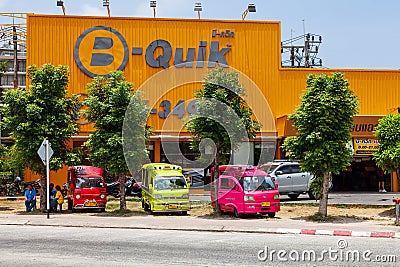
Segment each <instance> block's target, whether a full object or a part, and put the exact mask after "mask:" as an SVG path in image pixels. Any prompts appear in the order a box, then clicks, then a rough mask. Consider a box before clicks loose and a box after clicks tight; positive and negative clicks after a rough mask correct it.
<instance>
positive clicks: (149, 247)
mask: <svg viewBox="0 0 400 267" xmlns="http://www.w3.org/2000/svg"><path fill="white" fill-rule="evenodd" d="M0 233H1V234H0V254H1V256H0V266H39V265H40V266H85V265H87V266H117V265H118V266H236V267H237V266H399V265H400V248H399V246H398V240H394V239H385V238H381V239H380V238H374V239H372V238H362V237H358V238H350V237H349V238H347V237H346V238H339V237H332V236H306V235H267V234H245V233H242V234H238V233H213V232H183V231H182V232H181V231H162V230H127V229H107V228H103V229H99V228H75V227H44V226H2V227H1V230H0ZM266 248H267V250H268V257H266V256H265V253H264V252H265V251H266ZM273 250H274V251H275V252H273ZM279 250H282V251H283V252H280V253H281V254H279V255H278V251H279ZM305 250H307V251H305ZM323 250H326V252H322V251H323ZM335 251H336V252H335ZM284 252H286V254H284ZM313 252H315V255H316V256H315V260H310V257H311V259H312V254H313ZM348 252H352V253H353V252H354V254H351V255H360V261H353V258H354V259H357V258H356V257H357V256H351V255H350V254H349V253H348ZM271 255H272V258H271ZM297 255H299V256H298V257H299V258H298V259H299V260H300V261H294V259H296V258H297ZM309 255H311V256H309ZM321 255H322V256H321ZM341 255H342V256H341ZM346 255H350V256H347V258H349V259H350V260H346ZM363 255H364V258H365V259H364V258H363ZM389 255H393V256H394V257H393V258H390V257H388V256H389ZM278 256H280V257H281V259H279V258H278ZM376 256H383V257H381V258H380V259H386V260H390V261H391V262H390V263H388V262H386V263H383V264H379V263H376V262H373V261H374V260H375V259H376ZM322 257H323V258H324V260H323V261H318V260H319V259H321V258H322ZM302 258H304V259H305V260H302ZM285 259H286V261H285ZM368 259H370V260H373V261H367V260H368ZM394 260H395V261H396V262H394Z"/></svg>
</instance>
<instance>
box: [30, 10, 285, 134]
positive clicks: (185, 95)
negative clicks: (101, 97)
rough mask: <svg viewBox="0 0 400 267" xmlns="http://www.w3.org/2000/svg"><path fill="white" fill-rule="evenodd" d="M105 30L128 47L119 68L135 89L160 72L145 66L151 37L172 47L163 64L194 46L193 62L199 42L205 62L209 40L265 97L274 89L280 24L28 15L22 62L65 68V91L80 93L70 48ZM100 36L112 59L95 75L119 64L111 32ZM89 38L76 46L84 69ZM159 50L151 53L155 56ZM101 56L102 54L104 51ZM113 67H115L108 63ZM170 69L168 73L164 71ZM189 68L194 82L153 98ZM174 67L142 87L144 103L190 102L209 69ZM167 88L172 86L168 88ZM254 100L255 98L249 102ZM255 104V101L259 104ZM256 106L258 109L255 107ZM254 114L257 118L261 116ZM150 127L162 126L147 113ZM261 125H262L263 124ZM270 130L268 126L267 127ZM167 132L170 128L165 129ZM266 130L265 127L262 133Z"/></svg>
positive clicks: (82, 80)
mask: <svg viewBox="0 0 400 267" xmlns="http://www.w3.org/2000/svg"><path fill="white" fill-rule="evenodd" d="M98 25H101V26H109V27H112V28H113V29H115V30H117V31H118V32H119V33H121V35H122V36H123V37H124V38H125V40H126V42H127V45H128V47H129V55H128V64H127V65H126V67H125V68H124V73H125V75H126V78H127V80H129V81H132V82H133V83H134V84H135V86H136V87H140V86H142V85H143V84H144V83H145V81H146V80H147V79H148V78H150V77H152V76H153V75H154V74H156V73H159V72H160V71H162V70H164V69H163V68H153V67H150V66H148V65H147V64H146V60H145V55H144V54H145V51H146V48H147V47H148V45H149V44H150V43H151V42H152V41H154V40H157V39H164V40H167V41H168V42H169V43H170V44H171V46H172V58H171V60H170V61H169V65H173V57H174V55H175V48H178V47H179V48H183V49H184V50H183V54H184V58H186V52H187V48H189V47H191V48H195V49H196V53H195V55H196V56H195V59H197V52H198V50H199V42H200V41H206V42H207V47H206V57H205V58H206V59H208V56H209V52H208V50H209V47H210V42H211V41H218V42H219V49H221V48H225V47H228V46H229V48H231V50H230V51H229V52H228V53H227V54H226V57H225V58H226V60H227V62H228V64H229V65H230V66H231V67H233V68H236V69H237V70H239V71H241V72H243V73H244V74H245V75H248V76H249V78H250V79H251V80H253V81H254V82H255V84H256V85H257V86H258V87H260V88H261V90H262V91H263V92H264V93H265V95H266V96H267V97H269V96H272V95H273V94H275V93H274V88H277V84H278V80H277V79H278V66H279V64H280V33H279V32H280V26H279V22H249V21H246V22H242V21H211V20H210V21H208V20H201V21H199V20H177V19H156V20H155V19H139V18H106V17H69V16H48V15H44V16H41V15H31V16H29V17H28V36H29V38H28V42H27V46H28V54H29V55H28V57H27V64H28V65H31V64H36V65H42V64H44V63H52V64H55V65H58V64H63V65H68V66H70V70H71V79H70V85H69V91H70V92H71V93H75V94H76V93H84V92H85V87H86V84H87V83H89V82H90V81H91V78H90V77H89V76H87V75H86V74H84V73H83V72H82V71H81V70H80V69H79V68H78V66H77V64H76V62H75V60H74V46H75V44H76V41H77V40H78V37H79V36H80V35H81V34H82V33H83V32H84V31H85V30H87V29H89V28H91V27H94V26H98ZM214 29H217V30H219V31H225V30H230V31H234V38H212V30H214ZM98 34H100V35H103V36H109V37H111V38H113V41H114V46H113V50H112V53H113V55H114V57H115V60H114V62H113V64H110V65H109V66H108V67H106V68H97V69H96V68H93V69H94V70H95V71H99V72H101V71H103V72H104V73H107V72H108V71H110V70H112V69H115V68H117V67H118V66H119V63H120V59H121V58H123V55H121V51H122V50H123V48H122V47H123V46H122V45H121V42H120V41H119V40H118V39H117V38H115V36H114V35H113V34H110V33H107V32H100V31H99V32H98ZM95 37H96V36H95V34H88V35H87V38H84V39H83V40H84V41H82V42H81V49H80V50H79V54H80V56H81V57H82V58H86V59H84V60H82V62H85V63H84V65H85V66H86V65H88V64H89V63H88V61H90V58H91V55H92V52H93V49H92V48H93V42H94V38H95ZM132 47H142V48H143V54H142V55H131V54H130V52H131V49H132ZM114 48H115V49H114ZM160 51H161V49H158V50H156V52H155V54H156V55H158V54H160ZM106 52H107V51H106ZM114 63H117V64H114ZM171 69H172V68H170V69H169V71H170V70H171ZM190 70H195V71H196V74H193V75H195V76H196V79H197V81H200V83H199V82H198V83H194V84H191V85H187V86H183V87H184V88H182V86H180V88H179V87H178V88H176V89H175V90H173V91H171V92H170V93H168V94H166V95H161V96H160V94H159V91H160V90H161V89H160V87H163V86H164V85H165V84H175V83H176V82H177V81H178V82H179V80H180V79H181V78H182V77H183V76H185V75H186V74H184V72H185V71H190ZM190 70H189V69H185V68H183V69H178V70H177V71H175V72H174V73H171V74H169V75H168V76H166V77H163V78H162V79H160V78H158V80H157V81H156V82H154V83H153V84H152V87H151V88H149V90H145V89H142V90H143V91H145V93H146V95H145V96H144V99H152V100H157V99H158V98H160V97H161V99H159V101H151V102H155V103H156V105H155V107H156V108H157V109H158V111H159V110H160V107H159V104H160V102H161V101H162V100H164V99H168V100H170V102H171V104H172V108H173V107H174V106H175V105H176V103H177V102H178V101H179V100H187V99H190V98H192V96H193V91H194V90H196V89H198V88H199V87H200V86H201V80H202V77H203V75H204V74H205V73H206V72H208V71H209V70H210V69H209V68H207V67H204V68H199V69H198V68H192V69H190ZM170 89H173V88H170ZM255 100H256V101H259V98H256V99H255ZM259 102H261V100H260V101H259ZM260 106H261V105H260ZM258 116H263V114H262V112H260V114H259V115H258ZM149 122H150V125H152V126H153V128H154V129H155V131H156V132H157V131H158V130H160V129H161V128H162V123H163V120H160V119H159V118H158V115H157V114H153V115H150V121H149ZM177 125H180V121H176V122H175V124H174V128H179V126H177ZM265 127H267V125H266V126H265ZM267 128H272V127H267ZM81 130H82V132H83V133H85V132H88V131H90V130H91V128H90V127H88V126H82V127H81ZM171 130H172V129H171ZM268 130H271V129H265V131H268Z"/></svg>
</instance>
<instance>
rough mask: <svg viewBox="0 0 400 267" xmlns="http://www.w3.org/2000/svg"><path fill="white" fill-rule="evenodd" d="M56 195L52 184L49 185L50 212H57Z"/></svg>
mask: <svg viewBox="0 0 400 267" xmlns="http://www.w3.org/2000/svg"><path fill="white" fill-rule="evenodd" d="M56 193H57V191H56V190H55V189H54V184H53V183H51V184H50V185H49V194H50V196H49V199H50V211H52V212H56V211H57V204H58V202H57V199H56Z"/></svg>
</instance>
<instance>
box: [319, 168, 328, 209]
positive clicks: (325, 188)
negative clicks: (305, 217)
mask: <svg viewBox="0 0 400 267" xmlns="http://www.w3.org/2000/svg"><path fill="white" fill-rule="evenodd" d="M328 191H329V173H328V172H324V181H323V182H322V197H321V199H320V201H319V209H318V213H319V214H320V215H321V216H323V217H326V216H328Z"/></svg>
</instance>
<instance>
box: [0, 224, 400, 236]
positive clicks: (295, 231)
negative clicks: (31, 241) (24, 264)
mask: <svg viewBox="0 0 400 267" xmlns="http://www.w3.org/2000/svg"><path fill="white" fill-rule="evenodd" d="M0 225H13V226H48V227H82V228H99V229H107V228H113V229H135V230H159V231H185V232H214V233H218V232H219V233H253V234H292V235H314V236H319V235H322V236H342V237H370V238H396V239H400V232H359V231H348V230H317V229H291V228H257V229H253V230H247V229H246V230H244V229H237V228H233V227H229V226H222V227H221V228H213V229H206V228H195V227H194V228H177V227H157V226H115V225H73V224H68V225H63V224H60V225H59V224H48V223H34V222H29V221H27V222H25V223H3V224H0Z"/></svg>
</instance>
